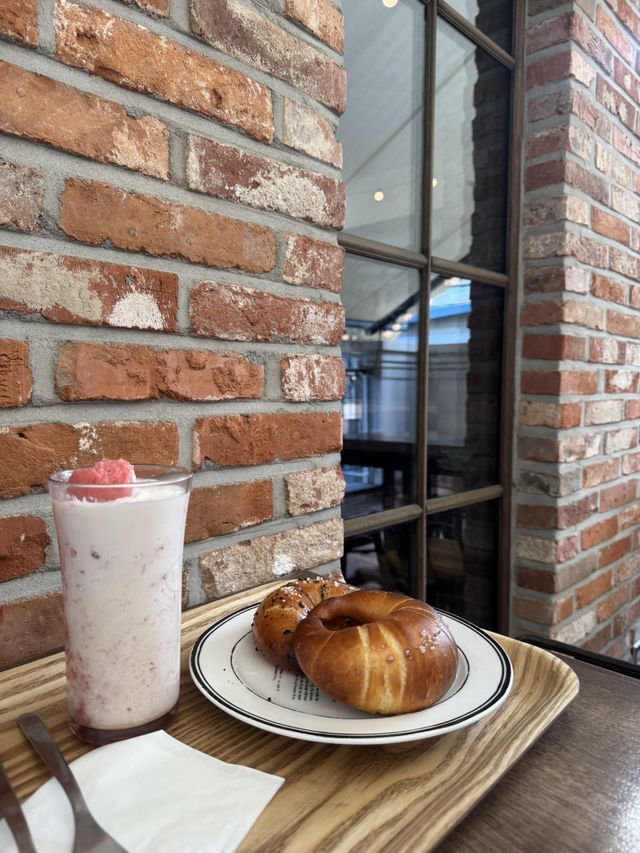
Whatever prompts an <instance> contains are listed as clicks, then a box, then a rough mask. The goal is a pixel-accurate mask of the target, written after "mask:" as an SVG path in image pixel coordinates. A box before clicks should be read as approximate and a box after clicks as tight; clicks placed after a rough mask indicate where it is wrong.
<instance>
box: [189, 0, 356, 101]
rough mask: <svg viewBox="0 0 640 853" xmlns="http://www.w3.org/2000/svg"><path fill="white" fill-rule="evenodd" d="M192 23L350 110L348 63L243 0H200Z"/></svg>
mask: <svg viewBox="0 0 640 853" xmlns="http://www.w3.org/2000/svg"><path fill="white" fill-rule="evenodd" d="M191 28H192V30H193V32H194V33H195V34H196V35H199V36H201V37H202V38H203V39H204V40H205V41H207V42H208V43H209V44H210V45H212V46H213V47H214V48H216V49H217V50H221V51H222V52H223V53H226V54H227V55H228V56H233V57H235V58H236V59H239V60H240V61H241V62H246V63H247V64H248V65H251V66H253V67H254V68H258V69H259V70H260V71H262V72H264V73H265V74H268V75H271V76H273V77H278V78H279V79H281V80H285V81H286V82H287V83H291V84H292V85H293V86H295V87H296V88H298V89H301V90H302V91H303V92H305V93H306V94H307V95H311V97H312V98H315V99H316V100H317V101H320V103H322V104H325V105H326V106H327V107H330V108H331V109H333V110H335V111H336V112H338V113H343V112H344V108H345V104H346V73H345V70H344V68H342V67H341V66H340V65H338V64H337V63H336V62H334V61H333V60H332V59H330V58H329V57H328V56H326V55H325V54H323V53H321V52H320V51H318V50H316V49H315V48H313V47H311V45H309V44H307V43H306V42H303V41H301V40H300V39H297V38H295V36H292V35H290V34H289V33H288V32H286V31H285V30H283V29H282V28H281V27H280V26H278V25H277V24H276V23H273V22H272V21H270V20H269V19H268V18H266V17H263V16H262V15H259V14H258V13H257V12H254V11H253V10H252V9H250V8H248V7H247V6H244V5H243V4H241V3H239V2H237V0H194V2H193V3H192V4H191Z"/></svg>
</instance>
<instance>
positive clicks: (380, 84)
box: [339, 0, 425, 251]
mask: <svg viewBox="0 0 640 853" xmlns="http://www.w3.org/2000/svg"><path fill="white" fill-rule="evenodd" d="M345 11H346V14H345V51H344V55H345V63H346V68H347V80H348V96H347V109H346V112H345V113H344V115H343V116H342V118H341V119H340V130H339V138H340V140H341V141H342V144H343V150H344V163H343V178H344V182H345V188H346V205H347V214H346V223H345V231H347V232H349V233H350V234H356V235H358V236H361V237H368V238H369V239H371V240H377V241H379V242H382V243H389V244H391V245H394V246H399V247H400V248H403V249H414V250H416V251H419V250H421V248H422V213H421V211H422V205H421V197H422V156H423V95H424V51H425V46H424V6H423V5H422V3H420V2H418V1H417V0H400V2H398V3H397V5H396V6H394V7H393V8H387V7H385V6H383V4H382V3H381V2H380V0H358V2H356V3H351V4H349V9H348V10H345Z"/></svg>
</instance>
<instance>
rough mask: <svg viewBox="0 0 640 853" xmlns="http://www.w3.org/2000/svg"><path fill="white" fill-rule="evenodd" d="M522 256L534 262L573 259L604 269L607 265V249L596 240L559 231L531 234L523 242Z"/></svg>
mask: <svg viewBox="0 0 640 853" xmlns="http://www.w3.org/2000/svg"><path fill="white" fill-rule="evenodd" d="M523 256H524V257H525V258H526V259H530V260H534V259H541V258H575V259H576V260H578V261H581V262H582V263H584V264H587V265H590V266H594V267H598V268H599V269H604V268H605V267H606V265H607V247H606V246H604V245H603V244H602V243H600V242H599V241H597V240H592V239H590V238H589V237H584V236H582V235H581V234H575V233H573V232H572V231H560V232H556V233H549V234H533V235H530V236H528V237H525V239H524V241H523Z"/></svg>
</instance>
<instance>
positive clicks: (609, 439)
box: [604, 427, 638, 456]
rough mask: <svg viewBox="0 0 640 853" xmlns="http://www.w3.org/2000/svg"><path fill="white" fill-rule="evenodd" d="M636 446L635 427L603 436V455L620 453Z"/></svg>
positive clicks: (613, 431)
mask: <svg viewBox="0 0 640 853" xmlns="http://www.w3.org/2000/svg"><path fill="white" fill-rule="evenodd" d="M637 444H638V430H637V429H636V427H628V428H626V429H615V430H611V431H610V432H608V433H607V434H606V435H605V439H604V452H605V455H607V456H608V455H609V454H611V453H620V452H621V451H623V450H631V448H632V447H636V446H637Z"/></svg>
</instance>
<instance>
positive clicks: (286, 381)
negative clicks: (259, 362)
mask: <svg viewBox="0 0 640 853" xmlns="http://www.w3.org/2000/svg"><path fill="white" fill-rule="evenodd" d="M280 370H281V373H282V393H283V395H284V396H285V397H286V399H287V400H293V401H295V402H307V401H310V400H341V399H342V398H343V397H344V392H345V369H344V362H343V361H342V359H341V358H339V357H337V356H330V355H287V356H284V358H282V359H280Z"/></svg>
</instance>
